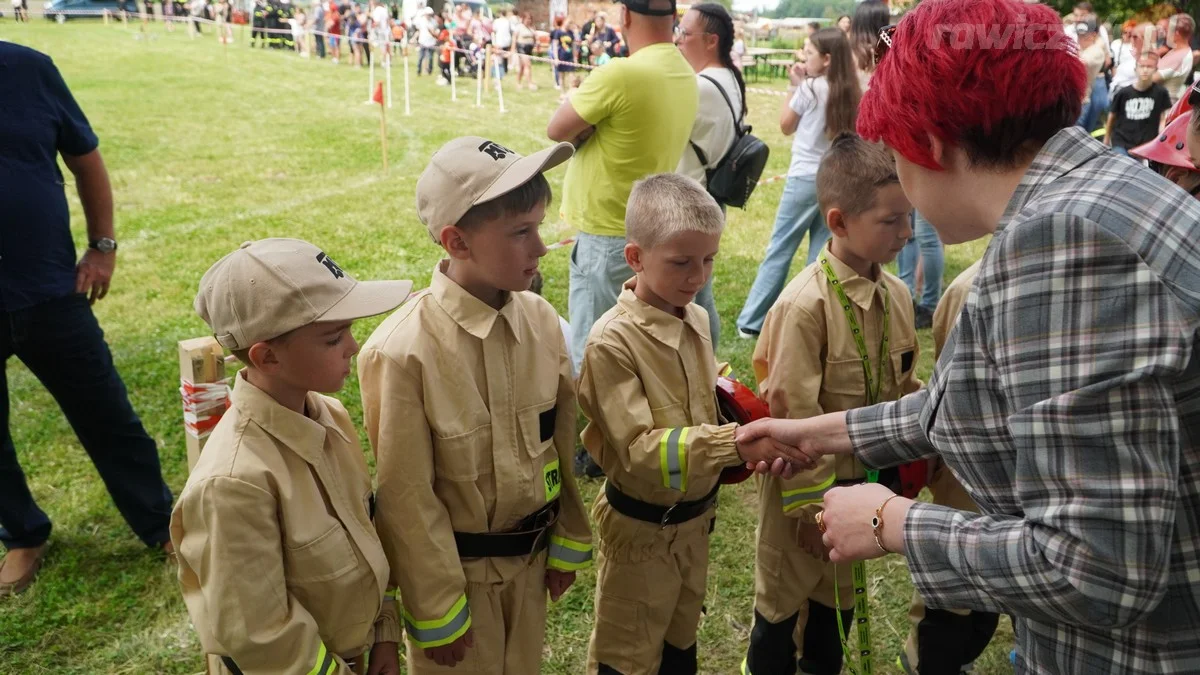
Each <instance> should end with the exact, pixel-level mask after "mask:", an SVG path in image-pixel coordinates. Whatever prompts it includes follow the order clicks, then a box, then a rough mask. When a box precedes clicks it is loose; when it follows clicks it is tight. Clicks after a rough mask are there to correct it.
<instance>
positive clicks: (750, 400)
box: [717, 375, 771, 485]
mask: <svg viewBox="0 0 1200 675" xmlns="http://www.w3.org/2000/svg"><path fill="white" fill-rule="evenodd" d="M717 406H718V408H719V409H720V414H721V419H723V420H725V421H726V422H737V423H738V424H747V423H749V422H753V421H754V420H757V419H762V418H764V417H770V416H771V410H770V408H768V407H767V404H766V403H764V402H763V400H762V399H761V398H759V397H758V396H756V395H755V394H754V392H753V391H751V389H750V387H747V386H746V385H744V384H742V383H741V382H738V381H737V380H736V379H734V378H733V376H732V375H722V376H720V377H718V378H717ZM752 475H754V472H753V471H751V470H750V469H747V468H746V466H745V465H744V464H738V465H737V466H731V467H727V468H726V469H725V470H724V471H722V472H721V482H722V483H724V484H726V485H733V484H735V483H741V482H742V481H744V480H746V479H747V478H749V477H750V476H752Z"/></svg>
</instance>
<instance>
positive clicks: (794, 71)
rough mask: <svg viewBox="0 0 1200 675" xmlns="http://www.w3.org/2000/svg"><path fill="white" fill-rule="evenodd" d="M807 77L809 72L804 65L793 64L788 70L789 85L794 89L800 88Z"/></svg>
mask: <svg viewBox="0 0 1200 675" xmlns="http://www.w3.org/2000/svg"><path fill="white" fill-rule="evenodd" d="M807 77H808V70H806V69H805V66H804V64H803V63H793V64H792V67H791V68H788V83H789V84H790V85H791V86H792V87H799V86H800V85H801V84H803V83H804V80H805V79H806V78H807Z"/></svg>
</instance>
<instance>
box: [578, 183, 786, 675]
mask: <svg viewBox="0 0 1200 675" xmlns="http://www.w3.org/2000/svg"><path fill="white" fill-rule="evenodd" d="M724 225H725V218H724V214H722V213H721V209H720V207H718V206H717V203H716V202H715V201H713V199H712V197H710V196H709V195H708V193H707V192H705V190H704V188H702V187H701V186H700V184H699V183H697V182H696V181H694V180H692V179H690V178H686V177H683V176H679V175H676V174H664V175H658V176H651V177H649V178H647V179H645V180H643V181H640V182H639V183H637V184H635V186H634V188H633V192H632V194H631V195H630V198H629V203H628V206H627V208H626V216H625V226H626V237H627V239H628V243H627V244H626V246H625V259H626V261H627V262H628V263H629V265H630V267H631V268H632V269H633V271H634V272H636V273H637V276H636V277H635V278H634V279H632V280H630V281H629V282H627V283H626V284H625V289H624V291H622V293H621V295H620V297H619V299H618V301H617V305H616V306H615V307H614V308H612V309H611V310H609V311H608V312H606V313H605V314H604V315H603V316H602V317H601V318H600V320H599V321H597V322H596V324H595V325H594V326H593V327H592V330H591V334H590V335H589V336H588V341H587V346H586V348H585V349H584V355H583V363H582V368H581V370H580V379H579V402H580V406H581V407H582V409H583V412H584V415H586V416H587V418H588V420H589V422H588V425H587V427H586V428H585V429H584V431H583V434H582V439H583V445H584V447H585V448H586V449H587V451H588V452H589V453H590V454H591V456H592V457H593V458H594V459H595V460H596V463H597V464H599V466H600V467H601V468H602V469H603V470H604V474H605V476H606V477H607V480H606V481H605V490H604V494H602V495H601V496H599V497H598V498H597V500H596V504H595V507H594V508H593V510H592V515H593V517H594V519H595V522H596V528H597V533H598V535H599V540H600V544H599V548H598V555H597V566H598V567H597V582H596V622H595V627H594V628H593V631H592V638H591V644H590V645H589V648H588V672H589V673H592V674H595V673H601V674H605V675H613V674H620V675H646V674H652V673H662V674H664V675H681V674H691V673H695V672H696V671H697V660H696V630H697V625H698V623H699V620H700V613H701V607H702V605H703V603H704V591H705V579H706V577H707V573H708V540H709V534H710V532H711V531H712V529H713V525H714V522H715V518H716V512H715V507H716V503H717V488H718V486H719V482H718V481H719V479H720V474H721V471H722V470H723V469H725V468H726V467H729V466H736V465H738V464H740V463H742V462H744V461H747V460H753V461H756V462H757V461H760V460H763V461H772V460H775V459H776V458H779V457H783V456H786V457H789V458H790V459H798V458H799V457H800V455H799V453H798V451H794V450H792V451H791V452H790V453H788V452H787V451H786V450H785V449H783V448H782V447H781V446H778V445H777V444H775V443H774V442H773V441H772V442H770V443H765V444H764V443H753V444H749V446H748V447H739V445H738V444H737V443H736V441H735V440H734V432H735V429H736V428H737V425H736V424H725V425H721V424H719V422H718V419H717V403H716V394H715V391H716V389H715V388H716V382H717V363H716V361H715V359H714V358H713V348H712V341H711V339H710V338H709V328H708V317H707V314H706V313H705V311H704V310H703V309H702V308H700V307H699V306H698V305H696V304H694V303H692V300H693V299H694V298H695V296H696V293H698V292H699V291H700V289H701V288H703V287H704V285H705V283H706V282H707V281H708V278H709V276H710V275H711V274H712V261H713V258H714V257H715V256H716V254H717V249H718V247H719V244H720V240H721V232H722V230H723V229H724Z"/></svg>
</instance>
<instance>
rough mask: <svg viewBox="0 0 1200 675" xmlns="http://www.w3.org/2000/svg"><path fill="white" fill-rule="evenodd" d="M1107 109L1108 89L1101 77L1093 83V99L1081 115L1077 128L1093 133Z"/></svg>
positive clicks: (1076, 124)
mask: <svg viewBox="0 0 1200 675" xmlns="http://www.w3.org/2000/svg"><path fill="white" fill-rule="evenodd" d="M1107 108H1108V87H1107V86H1106V85H1105V84H1104V76H1103V75H1101V76H1100V77H1097V78H1096V79H1095V80H1093V81H1092V98H1091V100H1089V101H1088V104H1087V106H1085V107H1084V109H1083V112H1082V113H1080V115H1079V119H1078V120H1076V122H1075V126H1079V127H1083V130H1084V131H1087V132H1088V133H1091V132H1092V131H1093V130H1094V129H1095V128H1096V126H1097V125H1098V124H1099V123H1100V118H1101V116H1103V115H1104V111H1105V110H1106V109H1107Z"/></svg>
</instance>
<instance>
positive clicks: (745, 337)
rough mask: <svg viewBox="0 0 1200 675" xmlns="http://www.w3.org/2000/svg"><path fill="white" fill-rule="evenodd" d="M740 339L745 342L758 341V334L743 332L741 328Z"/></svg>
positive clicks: (739, 331) (739, 330)
mask: <svg viewBox="0 0 1200 675" xmlns="http://www.w3.org/2000/svg"><path fill="white" fill-rule="evenodd" d="M738 337H740V338H742V339H743V340H756V339H758V333H748V332H746V331H744V330H742V329H741V328H739V329H738Z"/></svg>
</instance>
